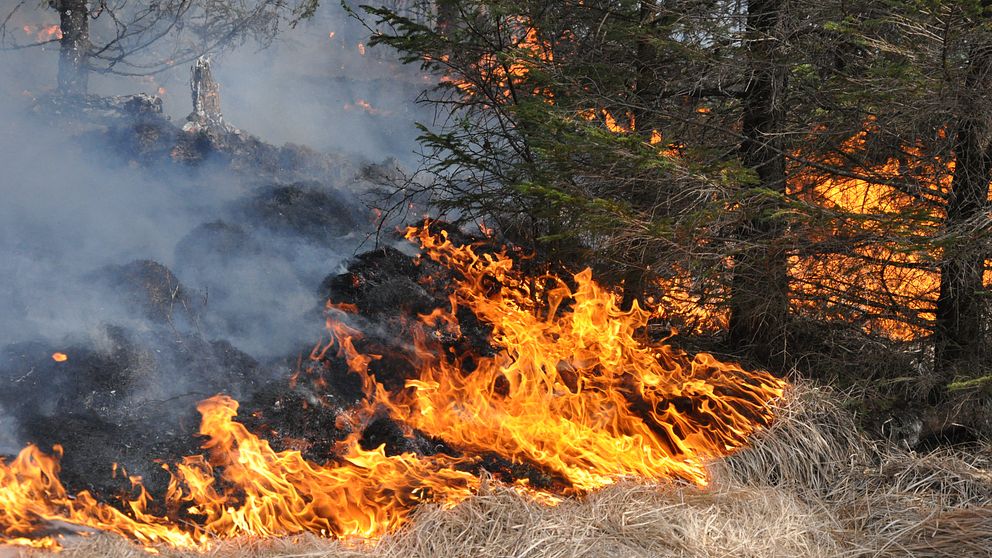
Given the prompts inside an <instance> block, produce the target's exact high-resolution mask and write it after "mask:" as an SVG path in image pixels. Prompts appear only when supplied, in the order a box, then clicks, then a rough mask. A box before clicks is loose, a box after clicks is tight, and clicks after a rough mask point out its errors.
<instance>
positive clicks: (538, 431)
mask: <svg viewBox="0 0 992 558" xmlns="http://www.w3.org/2000/svg"><path fill="white" fill-rule="evenodd" d="M407 236H408V238H417V239H419V241H420V242H421V243H422V245H423V246H424V248H425V249H426V250H427V254H428V255H429V257H431V258H432V259H434V260H436V261H438V262H440V263H442V264H443V265H445V266H446V267H448V268H450V269H453V270H457V272H458V273H459V274H460V275H461V279H459V280H458V281H457V286H456V288H455V291H454V293H452V295H451V309H450V310H446V311H440V310H438V311H435V312H434V313H432V314H431V315H429V316H421V323H422V324H423V325H424V326H427V327H428V328H429V327H433V326H436V325H438V324H447V326H448V327H454V328H457V323H458V322H457V319H456V318H455V313H456V311H457V308H458V307H460V306H465V307H467V308H469V309H470V310H471V311H472V312H473V313H474V314H475V315H476V316H477V317H478V318H479V319H480V320H481V321H483V322H484V323H487V324H490V325H491V326H492V327H493V334H492V339H493V342H494V344H496V345H497V346H498V349H499V352H498V353H497V354H496V355H495V356H492V357H480V356H478V355H461V356H459V357H458V358H455V359H448V358H444V357H439V356H438V355H443V354H444V353H443V351H440V350H439V347H437V346H435V345H434V344H433V343H432V341H431V340H432V339H433V337H432V336H430V335H428V334H427V332H426V330H424V329H422V330H420V331H419V334H418V335H417V336H416V346H417V350H416V355H417V358H418V363H417V364H418V367H419V369H420V377H419V378H418V379H416V380H410V381H408V382H407V389H405V390H403V391H400V392H397V393H389V392H387V391H386V390H385V389H384V388H383V387H382V385H381V384H375V390H376V393H377V399H378V401H379V403H380V404H382V405H385V406H386V407H387V408H388V409H389V410H390V411H391V412H392V413H393V414H394V416H397V417H399V418H400V419H401V420H402V421H403V422H405V423H407V424H410V425H412V426H413V427H415V428H417V429H419V430H421V431H423V432H425V433H427V434H429V435H431V436H435V437H438V438H441V439H444V440H445V441H447V442H448V443H450V444H452V445H453V446H455V447H456V448H458V449H460V450H462V451H465V452H466V453H471V452H496V453H498V454H500V455H502V456H504V457H506V458H508V459H510V460H511V461H513V462H516V463H530V464H535V465H537V466H539V467H540V468H542V469H545V470H549V471H552V472H554V474H556V475H558V476H560V477H561V478H563V479H564V480H565V481H566V483H567V485H568V486H569V487H571V488H572V489H574V490H578V491H586V490H591V489H595V488H599V487H602V486H604V485H608V484H611V483H613V482H615V481H616V480H617V479H619V478H621V477H626V476H637V477H641V478H649V479H660V478H670V477H678V478H683V479H686V480H689V481H692V482H695V483H698V484H706V483H707V480H708V479H707V474H706V469H705V463H706V461H708V460H710V459H713V458H715V457H718V456H722V455H725V454H726V453H727V452H729V451H732V450H734V449H736V448H739V447H741V446H742V445H743V444H744V443H745V441H746V438H747V436H748V435H750V434H751V433H752V432H754V431H755V430H756V429H758V428H760V427H761V426H762V425H765V424H767V423H768V422H769V421H770V420H771V418H772V413H771V410H770V407H769V402H770V401H772V400H773V399H775V398H777V397H779V396H780V395H781V393H782V389H783V387H784V384H783V383H782V382H781V381H780V380H777V379H775V378H773V377H771V376H769V375H768V374H766V373H760V372H758V373H754V372H750V373H749V372H745V371H744V370H742V369H741V368H740V367H738V366H736V365H731V364H724V363H721V362H718V361H717V360H716V359H714V358H713V357H712V356H710V355H707V354H699V355H697V356H696V357H695V358H689V357H688V356H687V355H686V354H684V353H682V352H680V351H677V350H675V349H673V348H671V347H669V346H666V345H661V344H657V345H655V344H650V343H645V342H643V341H641V340H639V337H640V336H638V334H637V331H638V330H640V329H641V328H642V327H643V326H644V325H646V323H647V319H648V316H649V313H648V312H646V311H643V310H640V309H639V308H636V307H635V308H634V309H632V310H631V311H629V312H622V311H620V310H619V308H618V306H617V304H616V302H615V296H614V295H613V293H610V292H609V291H606V290H605V289H603V288H602V287H600V286H599V285H598V284H596V283H595V282H594V281H593V280H592V276H591V272H590V271H589V270H585V271H583V272H581V273H579V274H577V275H575V276H574V277H573V279H574V281H575V283H576V285H577V287H576V289H575V290H574V291H573V290H572V289H570V288H569V287H568V286H567V284H566V283H565V282H564V281H562V280H561V279H558V278H556V277H550V276H549V277H545V278H542V280H543V281H546V282H547V285H545V286H539V285H535V284H531V282H529V281H528V280H527V279H525V278H524V277H522V276H521V274H520V273H519V272H517V271H515V270H513V262H512V260H510V259H509V258H507V257H506V256H505V255H502V254H500V255H495V256H494V255H492V254H483V255H480V254H477V253H476V252H475V250H474V249H473V247H472V246H455V245H453V244H452V243H451V242H450V240H448V238H447V235H446V234H445V233H443V232H442V234H441V235H439V236H434V235H431V234H430V233H429V232H427V229H410V230H409V231H408V233H407ZM491 285H499V286H500V287H499V289H498V290H497V291H496V292H495V293H492V292H491V291H492V287H491ZM535 300H540V301H542V302H540V303H539V302H535ZM566 308H567V309H566ZM329 325H330V326H332V327H334V328H337V332H335V333H334V335H333V337H334V338H335V339H336V340H337V342H338V343H339V344H340V345H341V347H342V348H343V350H344V352H345V354H347V355H349V363H354V365H352V366H351V368H352V370H353V371H355V372H356V373H359V374H360V375H362V376H363V378H365V381H366V384H367V385H368V386H371V385H372V384H374V378H373V377H372V376H371V375H370V374H369V372H368V368H369V363H370V362H371V361H370V360H369V359H368V358H364V359H361V360H359V359H357V357H358V356H360V355H359V354H358V353H357V352H356V351H355V349H354V342H353V340H354V337H353V335H352V333H353V332H350V331H346V332H344V333H342V332H341V331H342V330H341V328H342V327H345V326H342V325H341V324H340V323H336V322H334V321H333V320H331V321H330V322H329ZM468 358H471V359H472V360H473V361H474V363H475V364H474V371H473V372H472V373H471V374H468V375H466V374H464V373H463V372H462V363H463V361H464V360H466V359H468ZM635 408H636V409H641V410H642V411H643V412H644V416H642V415H641V414H639V413H638V412H636V411H635Z"/></svg>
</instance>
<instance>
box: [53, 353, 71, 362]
mask: <svg viewBox="0 0 992 558" xmlns="http://www.w3.org/2000/svg"><path fill="white" fill-rule="evenodd" d="M52 360H54V361H55V362H65V361H67V360H69V355H67V354H65V353H52Z"/></svg>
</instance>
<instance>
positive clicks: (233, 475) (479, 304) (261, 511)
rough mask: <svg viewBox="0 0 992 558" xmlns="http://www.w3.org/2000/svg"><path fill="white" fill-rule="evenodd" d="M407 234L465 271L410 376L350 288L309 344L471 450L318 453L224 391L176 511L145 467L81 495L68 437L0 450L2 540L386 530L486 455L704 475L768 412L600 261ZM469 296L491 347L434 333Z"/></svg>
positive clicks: (424, 319)
mask: <svg viewBox="0 0 992 558" xmlns="http://www.w3.org/2000/svg"><path fill="white" fill-rule="evenodd" d="M407 236H408V237H409V238H416V239H418V240H419V241H420V242H421V243H422V245H423V246H424V248H425V249H426V251H427V255H428V256H429V257H430V258H432V259H434V260H436V261H437V262H439V263H441V264H442V265H444V266H446V267H448V268H449V269H451V270H452V271H453V272H455V273H456V279H455V280H454V283H453V287H452V291H451V297H450V303H451V307H450V309H447V308H445V309H437V310H435V311H434V312H432V313H431V314H429V315H423V316H420V318H419V320H418V321H417V322H415V323H414V324H412V326H414V327H412V331H413V334H414V344H413V345H414V347H415V349H414V353H415V356H414V360H415V361H416V364H417V367H418V368H417V370H418V374H417V376H416V377H415V378H414V379H411V380H408V381H407V383H406V387H405V388H403V389H401V390H397V391H394V392H390V391H388V390H387V389H385V388H384V387H383V385H382V384H381V383H379V382H377V381H376V378H375V376H374V373H373V372H372V370H371V367H372V364H373V363H375V362H376V361H377V359H378V358H379V357H378V356H377V355H366V354H363V353H362V352H361V351H360V350H359V349H358V346H357V345H356V342H358V341H360V340H361V338H362V333H361V332H360V331H358V330H357V329H355V328H353V327H352V326H350V325H347V324H346V323H344V320H346V319H347V318H346V317H347V316H348V315H349V314H352V313H354V312H355V311H357V308H356V307H355V306H354V305H351V304H343V303H333V302H328V305H327V313H326V316H327V328H328V332H329V333H330V335H331V341H330V342H329V343H327V344H325V345H323V346H318V347H317V348H316V349H315V350H314V353H313V355H311V358H313V359H318V360H319V359H322V358H324V357H325V356H326V355H327V354H328V353H329V352H330V350H331V349H336V351H337V353H338V355H339V357H340V358H342V359H343V360H344V361H345V362H346V363H347V364H348V366H349V368H350V369H351V370H352V371H353V372H354V373H356V374H358V375H360V377H361V378H362V379H363V381H364V388H365V394H366V400H365V402H364V403H363V404H362V405H360V406H359V408H358V409H355V410H354V413H353V414H354V415H355V416H356V417H359V418H358V419H357V420H361V418H360V417H361V416H362V415H363V414H368V413H372V412H379V411H385V412H387V413H389V415H390V416H391V417H392V418H393V419H394V420H397V421H399V422H400V424H402V425H404V426H406V427H410V428H417V429H419V430H421V431H423V432H425V433H426V434H428V435H431V436H435V437H438V438H440V439H443V440H444V441H445V442H446V443H447V444H448V445H450V446H451V447H453V448H455V449H457V450H459V451H460V452H461V453H462V456H461V457H452V456H448V455H444V454H438V455H433V456H418V455H415V454H412V453H403V454H399V455H386V453H385V450H384V448H383V447H379V448H376V449H373V450H365V449H363V448H362V447H361V445H360V444H359V439H360V436H361V434H360V430H358V429H356V430H355V433H354V434H352V435H350V436H349V437H347V438H346V439H345V440H343V441H341V442H339V443H338V445H337V446H336V448H335V451H334V457H333V458H332V460H331V461H330V462H328V463H326V464H324V465H318V464H316V463H313V462H310V461H307V460H305V459H304V458H303V457H302V455H301V453H300V452H299V451H295V450H287V451H278V452H277V451H275V450H273V449H272V448H271V447H270V445H269V443H268V442H267V441H265V440H263V439H260V438H259V437H257V436H256V435H254V434H252V433H251V432H249V431H248V430H247V429H246V428H245V427H244V426H243V425H242V424H240V423H238V422H236V421H235V420H234V418H235V416H236V414H237V409H238V403H237V402H236V401H234V400H233V399H231V398H229V397H227V396H222V395H218V396H215V397H212V398H210V399H207V400H205V401H203V402H201V403H200V404H199V405H198V407H197V409H198V410H199V412H200V413H201V415H202V417H203V418H202V422H201V426H200V434H201V435H202V436H204V437H205V439H206V441H205V443H204V444H203V448H204V450H205V455H196V456H190V457H186V458H184V459H183V460H182V461H181V462H179V463H176V464H174V465H171V466H164V468H165V469H166V470H167V471H168V472H169V473H170V475H171V481H170V483H169V487H168V490H167V492H166V494H165V497H164V502H165V509H167V510H169V512H168V513H167V514H166V515H157V514H155V513H153V512H151V511H150V502H151V496H150V495H149V494H148V493H147V492H146V491H145V489H144V487H143V486H142V484H141V479H140V478H138V477H131V478H130V480H131V483H132V486H133V492H134V494H133V495H132V496H131V497H130V498H128V499H127V500H125V501H123V502H121V504H122V505H121V506H119V507H114V506H111V505H108V504H106V503H103V502H100V501H98V500H97V499H96V498H95V497H94V496H93V495H92V494H90V493H89V492H86V491H83V492H80V493H78V494H76V495H75V496H70V495H69V494H68V493H67V491H66V489H65V488H64V487H63V485H62V484H61V483H60V482H59V480H58V473H59V465H58V462H59V458H60V457H61V453H62V450H61V448H59V447H56V448H55V452H54V455H53V456H48V455H45V454H43V453H42V452H41V451H40V450H39V449H38V448H37V447H35V446H29V447H27V448H25V449H24V450H22V451H21V453H20V454H19V455H18V456H17V457H16V458H15V459H14V460H13V461H11V462H10V463H9V464H8V463H4V462H2V461H0V543H8V544H17V545H27V546H34V547H40V548H57V547H58V546H59V544H60V543H59V541H58V540H57V539H56V538H53V537H52V536H46V535H45V534H44V527H45V524H46V523H47V522H52V521H58V522H65V523H69V524H74V525H79V526H83V527H87V528H92V529H99V530H103V531H108V532H113V533H117V534H120V535H123V536H126V537H129V538H132V539H134V540H136V541H138V542H140V543H142V544H144V545H146V547H148V548H149V550H152V551H154V546H155V545H160V544H165V545H169V546H173V547H178V548H184V549H194V550H205V549H207V548H209V546H210V543H211V541H212V540H214V539H216V538H231V537H239V536H246V535H247V536H255V537H276V536H285V535H292V534H295V533H304V532H309V533H317V534H320V535H324V536H335V537H363V538H368V537H377V536H380V535H382V534H384V533H386V532H389V531H391V530H393V529H395V528H397V527H398V526H400V525H402V524H403V523H404V522H405V521H406V520H407V518H408V517H409V515H410V512H411V511H412V510H413V509H414V508H415V506H416V505H418V504H419V503H421V502H425V501H433V502H438V503H440V504H442V505H444V506H451V505H454V504H457V503H458V502H460V501H462V500H464V499H465V498H467V497H469V496H470V495H471V494H473V493H474V492H475V490H477V489H478V487H479V486H480V482H481V481H480V479H479V478H478V477H477V476H475V475H473V474H471V473H470V472H467V469H469V468H470V467H471V466H472V465H473V464H477V463H478V462H479V460H480V459H481V458H482V457H483V456H485V455H490V454H496V455H499V456H502V457H503V458H505V459H507V460H509V461H511V462H513V463H518V464H529V465H531V466H532V467H535V468H537V469H538V470H540V471H543V472H545V473H547V474H549V475H551V476H552V477H553V478H554V479H556V482H555V485H556V486H558V487H559V488H560V491H558V493H559V494H565V493H581V492H584V491H588V490H591V489H595V488H598V487H601V486H604V485H608V484H610V483H613V482H615V481H617V480H618V479H621V478H624V477H639V478H645V479H665V478H680V479H685V480H687V481H691V482H694V483H697V484H700V485H702V484H706V483H707V481H708V474H707V470H706V463H707V462H708V461H709V460H712V459H715V458H718V457H720V456H723V455H726V454H728V453H729V452H732V451H734V450H735V449H737V448H740V447H741V446H743V445H744V444H745V443H746V440H747V437H748V436H749V435H750V434H752V433H753V432H755V431H756V430H758V429H759V428H761V427H763V426H765V425H767V424H768V423H769V422H770V421H771V420H772V418H773V413H772V406H771V403H772V401H773V400H774V399H776V398H777V397H779V396H780V395H781V394H782V392H783V389H784V386H785V384H784V382H783V381H781V380H779V379H776V378H774V377H772V376H770V375H768V374H767V373H764V372H746V371H744V370H742V369H741V368H740V367H738V366H737V365H733V364H725V363H721V362H719V361H717V360H716V359H714V358H713V357H712V356H710V355H707V354H699V355H696V356H695V357H694V358H690V357H689V356H687V355H686V354H685V353H683V352H681V351H678V350H675V349H673V348H671V347H669V346H666V345H663V344H660V343H649V342H646V341H644V340H643V336H642V335H640V334H639V333H638V331H639V330H640V329H641V328H643V326H644V325H645V324H646V322H647V319H648V312H646V311H643V310H641V309H640V308H638V307H637V306H635V307H634V308H633V309H632V310H630V311H627V312H623V311H620V310H619V308H618V306H617V304H616V302H615V299H616V297H615V295H614V294H613V293H611V292H609V291H606V290H605V289H603V288H602V287H600V286H599V285H598V284H597V283H596V282H595V281H593V280H592V276H591V272H590V271H589V270H586V271H583V272H581V273H579V274H576V275H575V276H574V277H573V278H572V280H573V281H574V283H575V288H574V289H573V288H571V287H569V286H568V283H566V281H564V280H562V279H559V278H557V277H554V276H543V277H539V278H537V279H532V278H528V277H525V276H524V275H522V274H521V273H520V272H519V271H517V270H516V269H514V267H513V261H512V260H511V259H510V258H508V257H507V256H506V255H505V253H500V254H488V253H479V252H477V251H476V248H475V247H473V246H455V245H454V244H452V243H451V241H450V240H449V239H448V238H447V235H446V234H445V233H441V234H440V235H437V236H435V235H432V234H430V233H429V232H428V230H427V229H426V228H424V229H413V228H411V229H409V231H408V233H407ZM459 307H465V308H467V309H469V310H471V312H473V313H474V314H475V315H476V317H477V318H478V319H479V320H481V321H482V322H483V323H485V324H488V325H489V326H490V327H491V328H492V334H491V342H492V344H493V345H494V347H495V348H496V352H495V354H493V355H492V356H482V355H477V354H470V353H465V354H461V355H451V354H447V355H446V354H444V352H443V351H440V350H439V348H440V347H439V345H438V342H437V341H436V340H435V337H433V336H432V335H431V332H432V331H434V332H436V331H437V329H438V328H441V329H442V330H448V331H450V332H451V333H453V334H455V335H459V331H460V330H459V328H460V326H459V323H458V320H457V318H456V310H457V308H459ZM467 359H472V362H474V366H472V367H469V366H468V365H467ZM470 369H471V370H472V372H471V373H467V372H466V370H470ZM116 472H117V467H115V468H114V474H116ZM125 474H126V473H125ZM514 485H515V486H516V487H517V488H518V489H519V490H521V491H522V492H524V493H526V494H530V495H532V497H533V498H534V499H535V500H536V501H539V502H544V503H546V504H554V503H556V502H558V501H559V495H558V494H556V493H551V492H548V491H546V490H537V489H535V488H533V487H531V486H529V484H528V483H527V482H526V481H519V480H518V481H516V482H515V484H514ZM121 509H123V510H125V511H121ZM179 518H182V519H181V520H180V519H179Z"/></svg>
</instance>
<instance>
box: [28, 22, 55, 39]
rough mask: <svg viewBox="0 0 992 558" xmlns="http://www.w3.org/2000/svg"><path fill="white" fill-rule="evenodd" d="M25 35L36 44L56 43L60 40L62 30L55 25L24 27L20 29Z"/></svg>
mask: <svg viewBox="0 0 992 558" xmlns="http://www.w3.org/2000/svg"><path fill="white" fill-rule="evenodd" d="M21 30H22V31H24V34H25V35H29V36H31V37H33V38H34V40H36V41H38V42H42V41H57V40H60V39H61V38H62V28H61V27H59V26H58V25H57V24H56V25H37V26H32V25H25V26H23V27H21Z"/></svg>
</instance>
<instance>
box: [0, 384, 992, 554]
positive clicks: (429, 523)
mask: <svg viewBox="0 0 992 558" xmlns="http://www.w3.org/2000/svg"><path fill="white" fill-rule="evenodd" d="M839 401H840V398H839V397H838V396H837V394H835V393H832V392H830V391H828V390H824V389H822V388H813V387H810V386H808V385H806V384H803V383H800V384H798V385H795V386H793V387H790V388H789V390H788V392H787V393H786V396H785V397H784V398H783V400H782V403H781V406H780V409H779V412H780V417H779V418H778V420H776V422H775V423H774V424H773V425H772V426H771V427H770V428H769V429H767V430H766V431H764V432H762V433H760V434H758V435H757V436H756V438H755V439H754V440H753V443H752V444H751V446H750V447H748V448H745V449H743V450H741V451H740V452H738V453H736V454H734V455H732V456H731V457H729V458H726V459H722V460H718V461H714V462H712V463H710V465H709V468H710V471H711V473H712V476H713V482H712V483H710V484H709V485H708V486H706V487H698V486H692V485H688V484H685V483H682V482H677V481H673V482H670V483H661V484H659V483H638V482H621V483H618V484H616V485H613V486H609V487H607V488H604V489H602V490H599V491H595V492H593V493H591V494H589V495H587V496H585V497H584V498H580V499H576V498H569V499H566V500H564V501H563V502H562V503H561V504H560V505H558V506H555V507H548V506H545V505H543V504H540V503H538V502H535V501H534V500H533V499H531V498H529V497H527V496H525V495H521V494H519V493H517V492H516V491H514V490H513V489H512V488H508V487H505V486H503V485H500V484H498V483H492V482H488V481H486V480H484V482H483V485H482V487H481V488H480V490H479V492H478V494H476V495H474V496H472V497H471V498H469V499H467V500H465V501H464V502H462V503H460V504H459V505H457V506H455V507H453V508H449V509H440V508H439V507H436V506H424V507H422V508H421V509H419V510H417V511H416V512H415V514H414V516H413V518H412V521H411V522H410V523H409V524H408V525H406V526H405V527H404V528H402V529H401V530H399V531H397V532H395V533H393V534H390V535H386V536H384V537H382V538H379V539H377V540H375V541H373V542H369V541H354V540H352V541H349V540H344V541H333V540H328V539H321V538H319V537H314V536H301V537H290V538H284V539H275V540H265V541H263V540H260V539H238V540H233V541H226V542H221V543H218V544H217V545H215V546H214V547H213V548H212V549H211V550H210V551H209V552H208V555H210V556H217V557H226V556H232V557H233V556H238V557H242V556H244V557H259V558H261V557H266V558H268V557H271V558H277V557H278V558H289V557H304V556H306V557H310V556H312V557H320V556H326V557H339V556H340V557H359V556H384V557H393V556H395V557H401V556H402V557H411V558H415V557H425V558H426V557H430V558H438V557H449V556H450V557H456V556H477V557H490V556H491V557H497V556H535V557H536V556H541V557H543V556H700V557H709V556H906V555H911V556H963V555H980V554H983V553H984V552H986V551H987V549H988V548H992V475H990V474H989V472H988V466H989V463H990V462H992V451H989V450H990V448H987V447H986V448H984V450H983V451H980V452H975V453H971V454H969V455H968V456H965V455H962V454H954V453H950V452H947V451H944V452H940V453H934V454H929V455H915V454H911V453H907V452H904V451H902V450H900V449H898V448H897V447H894V446H887V445H881V444H878V443H875V442H872V441H869V440H868V439H866V438H864V437H863V436H862V435H861V434H859V433H858V431H857V429H856V428H854V424H853V419H852V417H851V416H850V414H849V413H847V412H846V411H844V410H843V409H842V408H841V407H840V405H839ZM154 551H155V552H156V553H160V554H161V555H162V556H170V557H176V558H179V557H192V556H201V555H202V554H197V553H196V552H191V551H181V550H176V549H170V548H166V547H159V548H156V549H154ZM5 552H6V554H5ZM49 555H50V554H48V553H46V552H44V551H40V550H29V549H13V548H9V549H6V550H0V556H4V557H5V558H6V557H7V556H18V557H26V558H27V557H29V558H42V557H45V556H49ZM146 555H147V554H146V550H145V549H144V548H142V547H141V546H140V545H137V544H134V543H132V542H128V541H126V540H124V539H121V538H119V537H115V536H110V535H94V536H77V537H72V538H70V539H69V540H67V541H66V547H65V549H64V550H63V551H62V552H61V553H60V554H59V556H62V557H65V558H90V557H97V556H100V557H103V556H106V557H112V558H118V557H119V558H126V557H139V556H146Z"/></svg>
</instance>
